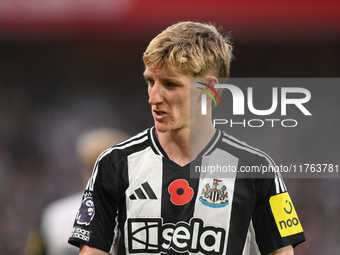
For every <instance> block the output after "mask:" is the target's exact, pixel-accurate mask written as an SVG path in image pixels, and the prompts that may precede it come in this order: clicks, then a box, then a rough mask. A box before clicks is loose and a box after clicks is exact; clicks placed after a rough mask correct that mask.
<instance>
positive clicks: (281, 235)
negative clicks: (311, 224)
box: [252, 173, 305, 254]
mask: <svg viewBox="0 0 340 255" xmlns="http://www.w3.org/2000/svg"><path fill="white" fill-rule="evenodd" d="M256 196H257V198H256V205H255V209H254V214H253V217H252V226H253V231H254V233H255V240H256V245H257V246H258V249H259V250H260V251H261V254H268V253H270V252H273V251H275V250H277V249H279V248H282V247H285V246H288V245H293V247H295V246H296V245H298V244H299V243H301V242H303V241H305V236H304V233H303V229H302V226H301V223H300V220H299V218H298V215H297V212H296V210H295V208H294V205H293V202H292V200H291V198H290V196H289V194H288V191H287V189H286V186H285V184H284V181H283V179H282V177H281V174H280V173H272V174H270V175H267V176H266V178H261V179H257V180H256Z"/></svg>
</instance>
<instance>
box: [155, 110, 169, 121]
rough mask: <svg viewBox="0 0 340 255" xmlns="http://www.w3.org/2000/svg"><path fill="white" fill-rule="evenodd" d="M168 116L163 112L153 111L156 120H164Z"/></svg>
mask: <svg viewBox="0 0 340 255" xmlns="http://www.w3.org/2000/svg"><path fill="white" fill-rule="evenodd" d="M167 115H168V114H167V113H166V112H164V111H161V110H153V116H154V118H155V119H156V120H162V119H164V118H165V117H166V116H167Z"/></svg>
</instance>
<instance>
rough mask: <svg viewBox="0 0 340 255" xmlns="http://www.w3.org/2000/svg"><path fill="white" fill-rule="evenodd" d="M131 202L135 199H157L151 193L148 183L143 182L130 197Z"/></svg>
mask: <svg viewBox="0 0 340 255" xmlns="http://www.w3.org/2000/svg"><path fill="white" fill-rule="evenodd" d="M129 198H130V199H131V200H136V199H147V198H149V199H157V197H156V194H155V193H154V192H153V190H152V188H151V187H150V185H149V183H148V182H144V183H143V184H142V187H140V188H138V189H135V192H134V194H132V195H130V196H129Z"/></svg>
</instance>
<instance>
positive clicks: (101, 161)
mask: <svg viewBox="0 0 340 255" xmlns="http://www.w3.org/2000/svg"><path fill="white" fill-rule="evenodd" d="M252 166H257V169H259V168H260V167H264V166H265V167H267V168H270V167H274V166H275V165H274V163H273V161H272V159H271V158H270V157H269V156H268V155H266V154H265V153H263V152H262V151H260V150H257V149H255V148H252V147H250V146H248V145H247V144H245V143H242V142H240V141H238V140H237V139H235V138H233V137H231V136H228V135H227V134H226V133H224V132H222V131H219V130H217V131H216V133H215V135H214V137H213V139H212V140H211V141H210V143H209V144H208V145H207V146H206V148H205V149H204V150H203V151H202V152H201V153H200V155H199V156H198V157H197V158H196V160H194V161H193V162H191V163H190V164H188V165H186V166H179V165H177V164H176V163H174V162H173V161H171V160H170V159H169V158H168V157H167V155H166V153H165V151H164V150H163V149H162V147H161V146H160V144H159V142H158V140H157V139H156V136H155V131H154V127H153V128H151V129H147V130H145V131H144V132H142V133H139V134H138V135H136V136H134V137H132V138H130V139H128V140H126V141H124V142H122V143H119V144H118V145H116V146H114V147H112V148H110V149H107V150H106V151H104V152H103V153H102V154H101V155H100V156H99V158H98V160H97V162H96V164H95V167H94V170H93V172H92V175H91V177H90V179H89V181H88V184H87V187H86V190H85V192H84V196H83V200H82V204H81V206H80V209H79V211H78V213H77V216H76V219H75V223H74V228H73V231H72V233H71V237H70V239H69V242H70V243H71V244H73V245H77V246H79V244H80V243H83V244H87V245H90V246H92V247H96V248H98V249H100V250H103V251H107V252H109V251H110V250H112V247H113V244H114V243H115V242H116V241H118V254H155V253H156V254H179V253H181V254H182V253H183V254H228V255H229V254H248V252H249V242H250V239H252V240H253V243H254V245H255V248H256V249H257V250H258V254H267V253H270V252H272V251H274V250H276V249H279V248H281V247H284V246H287V245H294V246H295V245H297V244H299V243H301V242H303V241H304V240H305V239H304V234H303V230H302V227H301V224H300V222H299V219H298V217H297V215H296V212H295V209H294V206H293V204H292V202H291V200H290V198H289V195H288V193H287V190H286V186H285V184H284V182H283V180H282V178H281V176H280V174H279V173H276V172H274V173H269V172H268V173H267V174H266V175H262V174H259V173H254V172H252V173H249V171H248V172H246V171H245V170H249V169H252ZM228 168H229V170H230V169H233V170H234V171H230V173H228V174H229V175H227V176H225V175H223V173H222V172H223V171H221V170H227V169H228ZM253 169H256V168H253ZM198 170H199V171H198ZM208 170H209V171H208ZM212 170H214V171H212ZM218 170H220V173H218ZM235 170H236V171H235ZM242 170H243V171H242ZM259 177H260V178H259Z"/></svg>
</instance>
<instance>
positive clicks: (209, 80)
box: [206, 76, 218, 88]
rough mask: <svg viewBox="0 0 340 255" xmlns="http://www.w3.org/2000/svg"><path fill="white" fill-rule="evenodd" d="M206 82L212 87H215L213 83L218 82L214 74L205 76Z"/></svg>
mask: <svg viewBox="0 0 340 255" xmlns="http://www.w3.org/2000/svg"><path fill="white" fill-rule="evenodd" d="M206 79H207V84H208V85H209V86H210V87H212V88H215V85H216V84H218V80H217V78H216V77H215V76H207V78H206Z"/></svg>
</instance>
